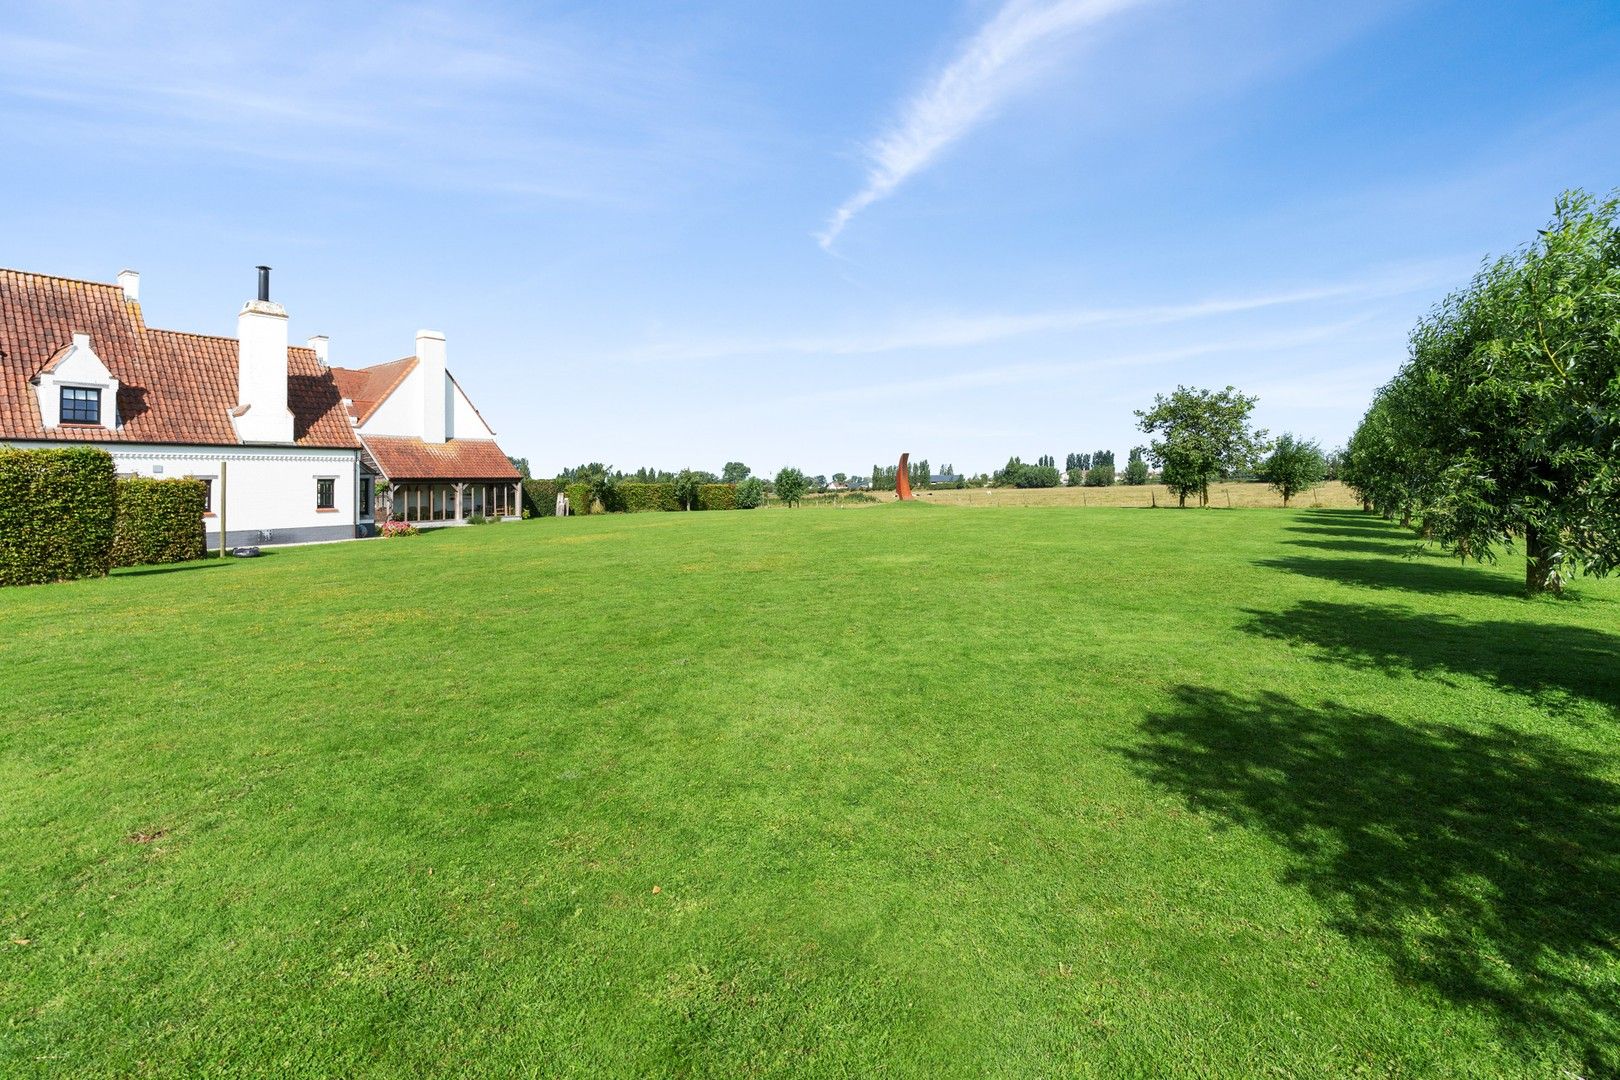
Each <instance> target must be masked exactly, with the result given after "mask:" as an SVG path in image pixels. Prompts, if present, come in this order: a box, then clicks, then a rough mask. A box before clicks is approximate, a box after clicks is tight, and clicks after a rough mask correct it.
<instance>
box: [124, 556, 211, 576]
mask: <svg viewBox="0 0 1620 1080" xmlns="http://www.w3.org/2000/svg"><path fill="white" fill-rule="evenodd" d="M230 563H231V560H229V559H203V560H199V561H197V562H183V563H160V564H156V565H150V566H120V567H118V568H117V569H116V570H114V571H113V576H114V577H151V576H152V575H153V574H182V573H185V572H186V571H187V570H210V569H213V568H215V567H222V566H229V565H230Z"/></svg>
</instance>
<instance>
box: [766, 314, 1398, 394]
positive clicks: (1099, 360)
mask: <svg viewBox="0 0 1620 1080" xmlns="http://www.w3.org/2000/svg"><path fill="white" fill-rule="evenodd" d="M1368 322H1369V321H1368V320H1367V319H1366V318H1355V319H1346V320H1340V321H1335V322H1330V323H1321V324H1317V325H1312V326H1305V327H1299V328H1295V329H1289V330H1283V331H1276V332H1272V333H1254V334H1241V335H1237V336H1233V337H1226V338H1222V339H1220V340H1216V341H1204V342H1200V343H1198V344H1196V345H1185V346H1181V347H1178V348H1169V349H1152V350H1147V351H1142V352H1126V353H1107V354H1103V355H1099V356H1096V357H1093V358H1090V359H1086V360H1073V361H1060V362H1049V363H1039V362H1036V363H1018V364H999V365H996V366H993V367H987V368H977V369H973V370H969V371H957V372H951V373H949V374H945V375H938V376H931V377H928V378H923V379H907V380H903V381H898V382H891V383H885V384H879V385H868V384H865V383H862V384H861V385H859V386H851V387H848V388H840V389H832V390H825V391H818V392H816V393H812V394H808V395H804V396H801V397H799V398H798V399H797V400H799V401H801V402H812V401H813V402H854V401H863V400H873V399H880V400H893V399H894V398H897V397H899V398H908V399H909V398H913V397H917V396H920V395H924V394H948V393H953V392H957V391H968V390H978V389H984V388H987V387H1004V386H1013V385H1018V384H1023V383H1040V382H1055V381H1061V380H1067V379H1073V378H1075V377H1076V376H1081V375H1095V374H1097V373H1098V372H1102V371H1109V370H1115V369H1121V368H1139V367H1150V366H1154V365H1161V364H1174V363H1178V362H1181V361H1186V360H1194V359H1198V358H1200V357H1207V356H1218V355H1223V354H1233V353H1237V354H1242V355H1244V356H1245V357H1247V358H1250V359H1252V358H1254V357H1256V356H1264V355H1266V354H1270V353H1277V352H1291V351H1294V350H1298V349H1300V348H1303V347H1306V346H1310V345H1319V344H1322V343H1324V342H1335V343H1341V344H1342V343H1344V342H1345V341H1346V340H1349V339H1351V338H1353V337H1354V335H1355V334H1356V333H1357V332H1358V331H1359V332H1362V333H1365V332H1366V331H1367V329H1368ZM1358 340H1359V339H1358ZM1369 340H1371V339H1369ZM1375 385H1376V384H1375Z"/></svg>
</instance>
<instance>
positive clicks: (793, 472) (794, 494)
mask: <svg viewBox="0 0 1620 1080" xmlns="http://www.w3.org/2000/svg"><path fill="white" fill-rule="evenodd" d="M809 487H810V483H809V481H807V480H806V479H805V478H804V473H802V472H800V471H799V470H798V469H795V468H793V467H792V466H791V465H790V466H788V467H787V468H784V469H782V470H781V471H780V472H778V473H777V474H776V497H777V498H778V499H781V500H782V501H783V502H785V503H787V504H788V505H789V506H798V505H799V500H800V499H803V498H804V493H805V492H806V491H807V490H809Z"/></svg>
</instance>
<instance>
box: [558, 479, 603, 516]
mask: <svg viewBox="0 0 1620 1080" xmlns="http://www.w3.org/2000/svg"><path fill="white" fill-rule="evenodd" d="M563 494H564V495H566V496H568V512H569V513H571V514H574V515H577V516H584V515H585V514H589V513H591V512H592V511H593V510H594V507H593V506H592V505H591V504H592V503H593V502H594V501H595V499H596V496H595V494H594V493H593V492H592V491H591V485H590V484H584V483H573V484H566V485H564V486H563Z"/></svg>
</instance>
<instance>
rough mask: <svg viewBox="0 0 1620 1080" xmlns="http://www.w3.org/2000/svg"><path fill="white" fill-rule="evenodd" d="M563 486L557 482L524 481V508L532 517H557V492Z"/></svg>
mask: <svg viewBox="0 0 1620 1080" xmlns="http://www.w3.org/2000/svg"><path fill="white" fill-rule="evenodd" d="M561 490H562V484H561V483H559V482H558V481H556V480H525V481H523V508H524V509H525V510H527V511H528V512H529V516H530V517H556V516H557V492H559V491H561Z"/></svg>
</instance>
